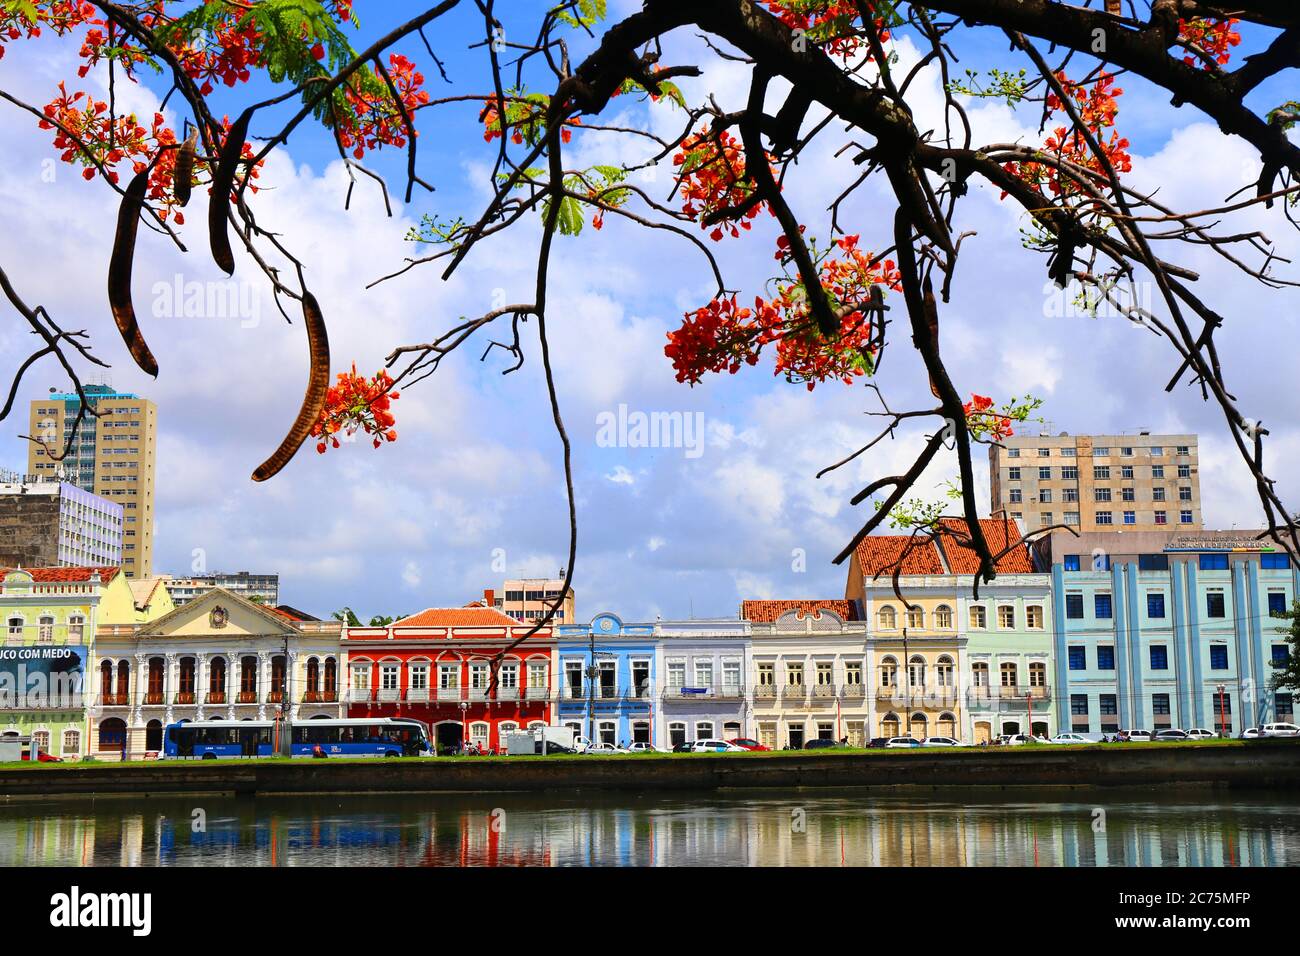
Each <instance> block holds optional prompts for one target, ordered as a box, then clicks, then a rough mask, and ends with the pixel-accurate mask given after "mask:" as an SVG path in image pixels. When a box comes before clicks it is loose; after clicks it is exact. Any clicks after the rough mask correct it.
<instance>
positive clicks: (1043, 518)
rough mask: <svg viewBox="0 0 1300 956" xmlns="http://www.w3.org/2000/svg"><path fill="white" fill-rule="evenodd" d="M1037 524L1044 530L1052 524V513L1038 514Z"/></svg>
mask: <svg viewBox="0 0 1300 956" xmlns="http://www.w3.org/2000/svg"><path fill="white" fill-rule="evenodd" d="M1038 523H1039V524H1040V525H1042V526H1043V527H1044V528H1046V527H1047V526H1048V525H1050V524H1051V523H1052V513H1051V512H1050V511H1044V512H1042V513H1041V514H1039V516H1038Z"/></svg>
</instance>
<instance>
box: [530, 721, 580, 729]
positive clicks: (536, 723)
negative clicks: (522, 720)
mask: <svg viewBox="0 0 1300 956" xmlns="http://www.w3.org/2000/svg"><path fill="white" fill-rule="evenodd" d="M545 726H546V724H545V723H543V722H542V721H540V720H530V721H529V722H528V729H529V730H536V729H537V728H539V727H545ZM569 726H573V725H572V724H570V725H569Z"/></svg>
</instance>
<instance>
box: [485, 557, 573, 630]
mask: <svg viewBox="0 0 1300 956" xmlns="http://www.w3.org/2000/svg"><path fill="white" fill-rule="evenodd" d="M562 587H564V569H563V568H561V569H560V576H559V577H556V578H517V579H512V580H508V581H506V582H505V583H504V584H503V585H502V587H501V590H500V591H496V590H494V589H489V588H485V589H484V591H483V601H482V604H483V606H484V607H494V608H496V609H497V610H498V611H501V612H502V613H503V614H508V615H510V616H511V617H513V618H514V619H515V620H516V621H524V622H525V623H527V622H529V621H537V620H540V619H541V618H543V617H545V616H546V609H547V608H549V607H550V606H551V605H552V604H554V603H555V599H556V598H557V597H559V596H560V588H562ZM475 603H478V602H475ZM573 622H574V609H573V588H569V592H568V594H566V595H565V596H564V602H563V603H562V604H561V605H560V608H559V610H558V611H556V612H555V617H554V618H553V619H552V623H554V624H572V623H573Z"/></svg>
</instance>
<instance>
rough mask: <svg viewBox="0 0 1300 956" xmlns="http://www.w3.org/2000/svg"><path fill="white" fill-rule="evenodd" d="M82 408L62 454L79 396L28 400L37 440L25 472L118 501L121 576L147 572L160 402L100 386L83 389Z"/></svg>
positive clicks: (30, 448)
mask: <svg viewBox="0 0 1300 956" xmlns="http://www.w3.org/2000/svg"><path fill="white" fill-rule="evenodd" d="M84 391H85V393H86V400H87V402H88V404H89V405H90V406H91V407H92V408H93V409H94V410H95V411H96V412H97V413H98V414H97V415H90V414H87V415H86V416H85V417H84V418H83V419H82V421H81V423H80V424H79V425H78V426H77V434H76V439H75V441H74V442H73V444H72V447H71V448H70V449H69V450H68V454H67V456H66V457H64V458H63V459H62V460H61V461H55V460H54V458H53V457H52V456H51V454H50V451H47V447H48V449H49V450H52V451H53V453H54V454H55V455H58V454H59V453H61V452H62V451H63V448H64V443H65V442H66V440H67V436H68V434H69V433H70V432H71V430H72V426H73V424H74V423H75V422H76V419H77V412H78V411H79V410H80V408H81V399H80V398H79V397H78V396H77V394H76V393H75V392H72V393H67V394H63V393H52V394H51V395H49V396H48V397H46V398H42V399H37V400H35V401H33V402H32V404H31V415H30V423H29V427H30V429H31V430H30V431H29V432H28V434H30V435H32V436H33V437H35V438H38V439H40V440H39V441H37V442H31V443H30V444H29V446H28V452H27V471H28V474H31V475H34V476H37V477H39V478H43V479H44V478H49V479H53V478H55V477H57V476H60V475H61V476H62V477H63V480H65V481H68V482H70V483H71V484H74V485H76V486H77V487H79V488H84V489H85V490H86V491H91V492H94V493H95V494H97V495H102V496H103V497H105V498H107V499H109V500H110V501H115V502H117V503H118V504H120V505H121V506H122V568H123V570H125V572H126V574H127V577H130V578H147V577H149V575H150V574H151V573H152V568H153V523H154V467H155V458H156V447H157V442H158V407H157V406H156V405H155V404H154V403H153V402H151V401H149V400H148V399H147V398H141V397H139V396H138V395H131V394H128V393H124V392H116V391H114V390H113V389H112V388H109V387H108V386H106V385H87V386H85V388H84Z"/></svg>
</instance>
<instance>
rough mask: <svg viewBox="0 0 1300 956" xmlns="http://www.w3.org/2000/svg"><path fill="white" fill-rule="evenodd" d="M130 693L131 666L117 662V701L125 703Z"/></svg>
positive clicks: (125, 662)
mask: <svg viewBox="0 0 1300 956" xmlns="http://www.w3.org/2000/svg"><path fill="white" fill-rule="evenodd" d="M130 693H131V665H130V663H128V662H127V661H118V662H117V699H118V700H120V701H122V702H123V703H126V702H127V700H128V695H130Z"/></svg>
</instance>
